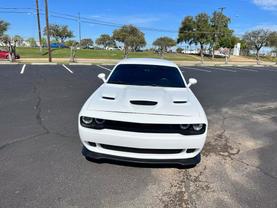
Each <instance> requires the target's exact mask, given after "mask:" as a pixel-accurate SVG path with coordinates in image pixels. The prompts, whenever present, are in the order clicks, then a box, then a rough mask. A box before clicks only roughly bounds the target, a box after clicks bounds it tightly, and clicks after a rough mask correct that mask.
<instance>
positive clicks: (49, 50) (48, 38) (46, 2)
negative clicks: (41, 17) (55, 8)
mask: <svg viewBox="0 0 277 208" xmlns="http://www.w3.org/2000/svg"><path fill="white" fill-rule="evenodd" d="M44 2H45V22H46V35H47V46H48V60H49V62H52V56H51V43H50V35H49V21H48V0H44Z"/></svg>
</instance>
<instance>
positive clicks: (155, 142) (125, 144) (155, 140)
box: [79, 124, 207, 160]
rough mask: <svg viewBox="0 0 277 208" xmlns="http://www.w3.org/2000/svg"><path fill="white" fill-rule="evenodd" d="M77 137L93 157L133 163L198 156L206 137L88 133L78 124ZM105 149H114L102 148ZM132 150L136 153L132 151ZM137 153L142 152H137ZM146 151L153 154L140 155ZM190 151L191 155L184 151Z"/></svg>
mask: <svg viewBox="0 0 277 208" xmlns="http://www.w3.org/2000/svg"><path fill="white" fill-rule="evenodd" d="M79 135H80V138H81V141H82V143H83V145H84V146H85V147H86V149H88V150H89V151H90V152H94V153H99V154H103V155H110V156H114V157H124V158H133V159H135V160H136V159H138V160H141V159H142V160H184V159H190V158H194V157H196V156H197V155H198V154H200V152H201V150H202V148H203V146H204V143H205V140H206V136H207V133H206V132H205V133H204V134H201V135H187V136H186V135H181V134H172V133H138V132H129V131H119V130H110V129H103V130H96V129H89V128H85V127H82V126H81V125H80V124H79ZM92 143H93V145H91V144H92ZM105 145H111V146H113V147H115V148H106V147H105ZM128 148H130V149H131V150H130V149H128ZM134 149H135V150H136V151H132V150H134ZM138 149H139V150H142V151H141V152H137V150H138ZM149 149H150V150H151V149H153V150H154V151H153V152H149V151H144V150H149ZM190 149H193V150H194V151H192V152H191V151H188V150H190ZM125 150H126V151H125ZM155 150H158V151H155ZM159 150H169V153H168V152H167V151H165V152H162V153H159ZM172 150H178V152H174V151H173V152H172ZM179 150H180V151H179Z"/></svg>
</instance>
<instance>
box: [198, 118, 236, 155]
mask: <svg viewBox="0 0 277 208" xmlns="http://www.w3.org/2000/svg"><path fill="white" fill-rule="evenodd" d="M227 119H229V118H228V117H226V116H224V115H222V122H221V129H222V130H221V132H220V133H218V134H216V135H215V137H214V138H213V141H210V142H208V143H207V144H206V145H205V149H204V151H203V154H204V155H205V156H207V155H209V154H211V153H215V154H218V155H220V156H222V157H223V158H226V159H230V160H233V157H234V156H235V155H237V154H239V153H240V149H239V148H238V147H233V146H232V145H231V144H230V140H231V139H230V137H229V136H227V135H226V131H227V130H226V127H225V122H226V120H227Z"/></svg>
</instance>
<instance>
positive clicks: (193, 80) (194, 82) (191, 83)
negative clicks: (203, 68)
mask: <svg viewBox="0 0 277 208" xmlns="http://www.w3.org/2000/svg"><path fill="white" fill-rule="evenodd" d="M196 83H197V79H194V78H190V79H189V84H188V87H190V86H191V85H195V84H196Z"/></svg>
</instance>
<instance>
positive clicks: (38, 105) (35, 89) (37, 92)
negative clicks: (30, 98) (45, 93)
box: [33, 83, 50, 134]
mask: <svg viewBox="0 0 277 208" xmlns="http://www.w3.org/2000/svg"><path fill="white" fill-rule="evenodd" d="M37 84H38V83H37ZM37 84H35V85H34V86H33V92H34V94H35V95H36V100H37V102H36V104H35V107H34V108H35V110H36V120H37V123H38V125H39V126H40V127H41V128H42V129H43V130H44V131H45V133H47V134H48V133H50V131H49V129H48V128H47V127H46V126H45V125H44V124H43V122H42V118H41V111H42V109H41V102H42V98H41V96H40V90H39V88H38V86H37Z"/></svg>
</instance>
